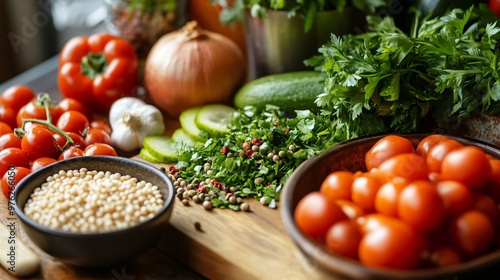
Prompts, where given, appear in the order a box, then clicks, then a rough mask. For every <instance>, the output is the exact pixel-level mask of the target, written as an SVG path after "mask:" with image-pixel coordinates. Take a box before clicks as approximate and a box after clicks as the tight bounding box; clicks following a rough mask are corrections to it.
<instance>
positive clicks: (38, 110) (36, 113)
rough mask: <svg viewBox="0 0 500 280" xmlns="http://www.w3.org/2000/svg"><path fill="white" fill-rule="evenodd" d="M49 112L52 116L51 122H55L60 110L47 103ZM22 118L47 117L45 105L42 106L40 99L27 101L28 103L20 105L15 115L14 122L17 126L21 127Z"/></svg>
mask: <svg viewBox="0 0 500 280" xmlns="http://www.w3.org/2000/svg"><path fill="white" fill-rule="evenodd" d="M49 112H50V115H51V118H52V123H53V124H55V123H56V122H57V119H58V118H59V116H60V115H61V111H60V110H59V109H57V108H56V107H55V106H53V105H49ZM23 119H38V120H46V119H47V114H46V110H45V107H44V106H43V104H41V102H40V100H38V99H35V100H32V101H30V102H28V104H26V105H24V106H23V107H21V109H19V111H18V112H17V115H16V122H17V126H18V127H21V125H22V120H23Z"/></svg>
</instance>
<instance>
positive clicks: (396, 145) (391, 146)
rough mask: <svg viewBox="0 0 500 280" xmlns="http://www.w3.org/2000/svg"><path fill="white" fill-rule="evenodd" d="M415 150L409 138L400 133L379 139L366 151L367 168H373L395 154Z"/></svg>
mask: <svg viewBox="0 0 500 280" xmlns="http://www.w3.org/2000/svg"><path fill="white" fill-rule="evenodd" d="M414 152H415V149H414V148H413V144H412V143H411V141H410V140H408V139H407V138H404V137H401V136H398V135H388V136H385V137H383V138H381V139H380V140H378V141H377V142H376V143H375V144H374V145H373V146H372V148H371V149H370V150H369V151H368V152H367V153H366V155H365V164H366V168H367V170H371V169H372V168H374V167H378V166H379V165H380V164H381V163H382V162H384V161H385V160H387V159H389V158H390V157H392V156H394V155H397V154H402V153H414Z"/></svg>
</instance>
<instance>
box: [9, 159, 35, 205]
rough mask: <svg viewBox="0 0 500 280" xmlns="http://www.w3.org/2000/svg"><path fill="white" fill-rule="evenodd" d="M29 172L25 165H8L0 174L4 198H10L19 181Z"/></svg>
mask: <svg viewBox="0 0 500 280" xmlns="http://www.w3.org/2000/svg"><path fill="white" fill-rule="evenodd" d="M30 173H31V170H30V169H28V168H26V167H17V166H16V167H10V168H9V170H7V172H5V174H4V175H3V176H2V193H3V195H4V196H5V198H7V199H10V196H11V195H12V193H13V192H14V191H15V189H16V186H17V184H18V183H19V181H21V180H22V179H23V178H24V177H26V176H27V175H28V174H30Z"/></svg>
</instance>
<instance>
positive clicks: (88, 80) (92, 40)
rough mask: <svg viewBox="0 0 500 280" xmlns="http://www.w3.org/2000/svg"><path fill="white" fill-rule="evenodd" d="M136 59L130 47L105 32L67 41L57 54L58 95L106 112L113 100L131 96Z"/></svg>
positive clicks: (135, 71) (135, 75)
mask: <svg viewBox="0 0 500 280" xmlns="http://www.w3.org/2000/svg"><path fill="white" fill-rule="evenodd" d="M138 71H139V60H138V57H137V54H136V53H135V50H134V49H133V47H132V46H131V44H130V43H129V42H127V41H125V40H124V39H121V38H118V37H116V36H113V35H111V34H108V33H99V34H94V35H91V36H89V37H83V36H77V37H74V38H72V39H70V40H69V41H68V42H67V43H66V44H65V45H64V47H63V49H62V50H61V53H60V55H59V71H58V78H57V82H58V85H59V90H60V92H61V94H62V95H63V96H64V97H66V98H74V99H77V100H79V101H81V102H82V103H84V104H85V105H86V106H88V108H96V109H97V111H101V112H103V113H107V112H108V111H109V109H110V107H111V105H112V104H113V102H114V101H116V100H117V99H119V98H121V97H124V96H134V95H135V91H136V90H137V86H138V81H139V74H138Z"/></svg>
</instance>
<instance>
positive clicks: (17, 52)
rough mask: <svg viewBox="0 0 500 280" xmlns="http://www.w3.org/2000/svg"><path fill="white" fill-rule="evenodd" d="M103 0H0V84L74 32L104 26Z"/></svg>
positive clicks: (83, 32) (48, 54) (55, 50)
mask: <svg viewBox="0 0 500 280" xmlns="http://www.w3.org/2000/svg"><path fill="white" fill-rule="evenodd" d="M105 15H106V10H105V8H104V6H103V5H102V0H29V1H26V0H23V1H19V0H0V84H1V83H3V82H5V81H7V80H9V79H10V78H12V77H14V76H16V75H18V74H20V73H22V72H24V71H26V70H28V69H30V68H32V67H33V66H35V65H37V64H39V63H41V62H43V61H45V60H47V59H49V58H51V57H53V56H55V55H56V54H57V53H58V52H59V50H60V49H61V47H62V46H63V44H64V43H65V42H66V41H67V40H68V39H69V38H71V37H72V36H74V35H75V34H80V35H86V34H92V33H94V32H97V31H100V30H105V28H104V24H103V19H104V17H105Z"/></svg>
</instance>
